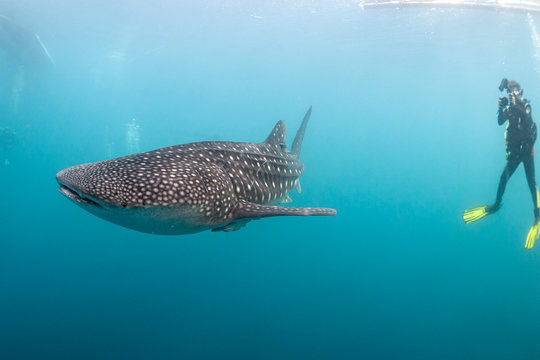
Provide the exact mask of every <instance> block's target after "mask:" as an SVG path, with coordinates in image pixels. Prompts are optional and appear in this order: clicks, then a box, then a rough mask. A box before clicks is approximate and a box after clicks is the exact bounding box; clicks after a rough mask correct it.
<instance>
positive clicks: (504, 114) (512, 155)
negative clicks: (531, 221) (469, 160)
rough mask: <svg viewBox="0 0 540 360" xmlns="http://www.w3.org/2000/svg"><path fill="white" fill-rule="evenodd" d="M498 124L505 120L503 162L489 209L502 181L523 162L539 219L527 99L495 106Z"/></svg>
mask: <svg viewBox="0 0 540 360" xmlns="http://www.w3.org/2000/svg"><path fill="white" fill-rule="evenodd" d="M497 120H498V122H499V125H502V124H504V123H505V122H506V120H508V122H509V124H508V128H507V132H506V153H507V161H506V166H505V167H504V170H503V172H502V175H501V180H500V181H499V187H498V189H497V199H496V201H495V204H493V205H492V206H491V207H492V210H493V211H497V210H498V208H499V207H500V205H501V201H502V196H503V194H504V190H505V188H506V183H507V182H508V179H509V178H510V176H512V174H513V173H514V171H516V169H517V167H518V166H519V163H521V162H523V167H524V168H525V175H526V177H527V183H528V184H529V189H530V191H531V195H532V200H533V204H534V216H535V219H537V220H538V219H540V213H539V208H538V199H537V192H536V180H535V176H534V142H535V141H536V124H535V123H534V121H533V120H532V116H531V106H530V104H529V103H528V101H527V100H525V99H523V100H522V101H518V102H517V103H516V105H511V106H507V107H505V108H502V109H499V115H498V118H497Z"/></svg>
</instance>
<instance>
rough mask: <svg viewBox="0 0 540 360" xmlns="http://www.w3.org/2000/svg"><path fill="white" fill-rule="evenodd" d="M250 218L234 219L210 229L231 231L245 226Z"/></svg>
mask: <svg viewBox="0 0 540 360" xmlns="http://www.w3.org/2000/svg"><path fill="white" fill-rule="evenodd" d="M250 221H251V219H240V220H235V221H233V222H230V223H228V224H225V225H223V226H220V227H217V228H215V229H212V232H214V231H224V232H231V231H237V230H240V229H241V228H243V227H244V226H246V224H247V223H248V222H250Z"/></svg>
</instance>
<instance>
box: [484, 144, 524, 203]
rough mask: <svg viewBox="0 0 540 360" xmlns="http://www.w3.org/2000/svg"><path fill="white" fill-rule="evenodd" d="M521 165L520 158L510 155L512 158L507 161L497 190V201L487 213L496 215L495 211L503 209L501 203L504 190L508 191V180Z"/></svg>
mask: <svg viewBox="0 0 540 360" xmlns="http://www.w3.org/2000/svg"><path fill="white" fill-rule="evenodd" d="M519 163H520V159H519V157H518V156H517V155H516V153H515V152H514V153H510V156H509V157H508V160H507V161H506V166H505V167H504V170H503V172H502V174H501V179H500V180H499V187H498V188H497V199H496V200H495V203H494V204H493V205H491V206H489V207H488V209H487V211H488V212H489V213H494V212H495V211H497V210H499V208H500V207H501V201H502V197H503V194H504V190H505V189H506V184H507V183H508V179H510V177H511V176H512V174H513V173H514V172H515V171H516V169H517V167H518V165H519Z"/></svg>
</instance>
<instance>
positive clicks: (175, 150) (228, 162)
mask: <svg viewBox="0 0 540 360" xmlns="http://www.w3.org/2000/svg"><path fill="white" fill-rule="evenodd" d="M303 171H304V167H303V165H302V163H300V161H298V160H297V159H295V158H294V157H293V156H292V155H290V154H288V153H287V152H285V151H284V150H282V149H281V147H280V146H274V145H270V144H266V143H261V144H254V143H233V142H221V141H209V142H199V143H192V144H184V145H178V146H171V147H167V148H163V149H159V150H154V151H150V152H146V153H140V154H135V155H130V156H125V157H121V158H117V159H112V160H107V161H100V162H95V163H90V164H83V165H79V166H74V167H71V168H68V169H66V170H63V171H62V172H60V173H59V176H60V177H61V178H62V183H63V184H64V185H66V186H69V187H70V188H74V189H80V190H82V191H83V192H84V193H85V194H86V195H89V196H91V197H93V198H95V199H98V200H102V201H104V202H106V203H108V204H110V205H114V206H121V207H125V208H136V207H152V206H176V205H183V204H187V205H193V206H195V207H196V208H197V210H198V211H199V212H200V213H201V214H204V215H205V216H206V217H209V218H218V219H224V218H227V215H228V214H230V212H231V210H232V206H233V205H234V203H235V202H236V201H237V199H244V200H247V201H249V202H253V203H256V204H268V203H271V202H273V201H276V200H277V199H280V198H283V197H284V196H286V195H287V193H288V192H289V191H291V189H292V188H293V187H294V186H295V184H296V180H297V179H298V177H299V176H300V175H301V174H302V172H303ZM209 220H210V219H209Z"/></svg>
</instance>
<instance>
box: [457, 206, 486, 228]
mask: <svg viewBox="0 0 540 360" xmlns="http://www.w3.org/2000/svg"><path fill="white" fill-rule="evenodd" d="M487 208H488V207H487V206H485V205H484V206H477V207H475V208H472V209H469V210H465V212H464V213H463V221H465V224H470V223H472V222H475V221H478V220H480V219H481V218H483V217H484V216H486V215H489V212H488V211H487Z"/></svg>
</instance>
